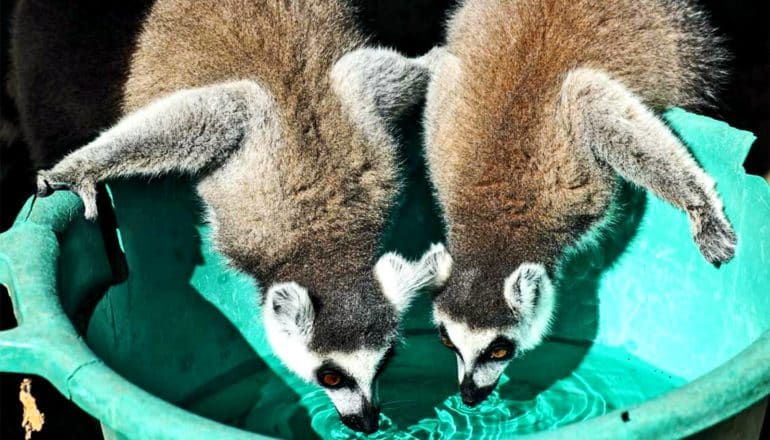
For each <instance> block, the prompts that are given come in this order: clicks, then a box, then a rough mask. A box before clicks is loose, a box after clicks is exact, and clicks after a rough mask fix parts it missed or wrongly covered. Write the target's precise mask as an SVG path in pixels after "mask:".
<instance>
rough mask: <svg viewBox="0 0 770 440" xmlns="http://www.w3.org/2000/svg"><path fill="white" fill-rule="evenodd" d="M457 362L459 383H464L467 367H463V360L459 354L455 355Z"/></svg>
mask: <svg viewBox="0 0 770 440" xmlns="http://www.w3.org/2000/svg"><path fill="white" fill-rule="evenodd" d="M455 360H457V383H462V381H463V377H464V376H465V365H463V359H462V358H461V357H460V355H459V354H457V353H455Z"/></svg>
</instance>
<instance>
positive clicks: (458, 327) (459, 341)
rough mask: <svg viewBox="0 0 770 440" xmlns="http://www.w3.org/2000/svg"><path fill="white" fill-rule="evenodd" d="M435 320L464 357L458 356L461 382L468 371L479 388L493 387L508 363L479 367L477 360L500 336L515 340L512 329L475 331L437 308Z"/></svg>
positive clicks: (458, 376) (488, 364)
mask: <svg viewBox="0 0 770 440" xmlns="http://www.w3.org/2000/svg"><path fill="white" fill-rule="evenodd" d="M433 318H434V321H435V322H436V324H439V325H443V326H444V330H446V333H447V336H449V339H450V340H451V341H452V344H454V346H455V348H456V349H457V351H459V352H460V354H461V355H462V359H460V356H457V379H458V381H459V382H462V380H463V378H464V377H465V373H466V372H467V371H472V375H473V381H474V383H475V384H476V386H478V387H483V386H487V385H491V384H493V383H494V382H495V381H496V380H497V379H498V378H499V377H500V375H501V374H502V373H503V370H505V367H506V365H508V362H491V363H485V364H481V365H478V366H477V365H476V358H477V357H478V356H479V355H480V354H481V353H482V352H483V351H485V350H486V349H487V348H488V347H489V344H491V343H492V341H494V340H495V339H497V338H498V337H499V336H505V337H507V338H510V339H513V336H514V333H515V332H514V329H513V328H512V327H510V328H508V329H504V330H496V329H484V330H473V329H471V328H470V327H468V325H467V324H465V323H464V322H459V321H455V320H453V319H452V318H450V317H449V316H448V315H447V314H445V313H442V312H440V311H439V310H437V309H435V308H434V310H433ZM514 340H515V339H514Z"/></svg>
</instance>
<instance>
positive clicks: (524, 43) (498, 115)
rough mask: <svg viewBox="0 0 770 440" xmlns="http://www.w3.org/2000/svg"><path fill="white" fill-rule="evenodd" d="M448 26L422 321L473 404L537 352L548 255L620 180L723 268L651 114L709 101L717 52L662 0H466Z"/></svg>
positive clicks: (698, 185) (685, 169) (434, 112)
mask: <svg viewBox="0 0 770 440" xmlns="http://www.w3.org/2000/svg"><path fill="white" fill-rule="evenodd" d="M448 29H449V31H448V41H447V45H446V47H444V48H437V49H435V52H434V56H435V57H436V61H435V63H434V64H432V66H433V67H432V70H433V75H432V79H431V81H430V83H429V86H428V97H427V107H426V114H425V125H426V144H427V158H428V162H429V169H430V175H431V179H432V182H433V184H434V186H435V189H436V193H437V196H438V199H439V202H440V204H441V206H442V209H443V213H444V215H445V218H446V221H447V225H448V229H449V233H448V242H449V246H448V247H449V251H450V253H451V254H452V257H453V260H454V269H453V270H452V274H451V276H450V278H449V280H448V281H447V284H446V287H445V290H444V291H443V292H442V293H440V294H438V295H437V296H436V298H435V301H434V321H435V323H436V324H437V326H438V327H439V329H440V333H441V339H442V341H443V342H444V344H446V345H447V346H449V347H450V348H452V349H453V350H454V351H455V353H456V355H457V368H458V378H459V381H460V389H461V395H462V398H463V401H464V402H465V403H467V404H469V405H475V404H477V403H478V402H480V401H482V400H483V399H485V398H486V397H487V395H488V394H489V393H490V392H491V390H492V389H493V388H494V386H495V385H496V383H497V381H498V379H499V377H500V375H501V373H502V372H503V370H504V368H505V367H506V365H507V364H508V362H509V360H510V359H511V358H512V357H514V356H516V355H517V354H518V353H520V352H522V351H524V350H527V349H530V348H532V347H534V346H536V345H537V344H539V343H540V341H541V340H542V338H543V336H544V335H545V333H546V332H547V330H548V327H549V322H550V320H551V316H552V314H553V310H554V291H553V287H552V284H551V277H552V275H553V274H554V272H555V270H556V269H557V267H558V263H559V259H560V257H561V256H562V254H563V252H564V250H565V249H566V248H568V247H570V246H572V245H574V244H575V243H576V242H577V241H578V239H579V238H580V237H582V236H583V235H584V234H585V233H586V232H587V231H589V229H591V228H592V227H595V226H598V225H599V223H600V221H601V220H603V218H604V217H605V215H606V214H607V213H608V211H609V208H610V206H611V203H613V192H614V191H615V189H616V184H617V180H618V178H619V177H621V178H624V179H626V180H628V181H630V182H633V183H634V184H636V185H639V186H642V187H644V188H646V189H648V190H650V191H652V192H653V193H655V194H656V195H658V196H659V197H661V198H663V199H665V200H667V201H669V202H670V203H672V204H673V205H674V206H676V207H678V208H680V209H683V210H684V211H685V212H686V213H687V215H688V216H689V219H690V225H691V227H692V235H693V238H694V240H695V243H696V244H697V246H698V248H699V249H700V252H701V253H702V254H703V256H704V257H705V258H706V260H708V261H709V262H711V263H714V264H719V263H720V262H724V261H727V260H729V259H730V258H731V257H732V256H733V253H734V249H735V245H736V236H735V234H734V232H733V229H732V227H731V225H730V223H729V222H728V220H727V218H725V215H724V213H723V210H722V203H721V201H720V199H719V197H718V195H717V193H716V192H715V190H714V181H713V180H712V179H711V178H710V177H709V176H708V175H706V173H705V172H704V171H703V170H702V169H701V168H700V167H699V166H698V164H697V163H696V161H695V160H694V159H693V158H692V157H691V156H690V154H689V152H688V151H687V149H686V148H685V147H684V146H683V145H682V143H681V142H680V141H679V140H678V139H677V138H676V136H674V135H673V134H672V133H671V131H670V130H669V129H668V128H667V127H666V125H665V124H664V123H663V122H662V121H661V120H660V119H659V118H658V117H657V116H656V113H655V112H657V111H660V110H662V109H664V108H666V107H668V106H674V105H680V106H688V105H697V104H702V103H704V102H705V101H707V100H708V99H710V98H711V97H712V92H713V87H714V85H715V84H718V83H719V79H720V77H721V76H722V71H721V70H720V64H721V62H722V61H723V59H724V58H725V56H724V52H722V51H721V49H720V48H719V44H718V39H717V38H715V37H714V34H713V32H712V30H711V28H710V27H709V26H708V24H707V23H706V21H705V19H704V17H703V15H702V14H701V13H700V12H699V11H698V10H697V9H695V8H694V7H692V6H691V5H690V4H689V3H688V2H684V1H674V0H641V1H640V0H612V1H606V0H576V1H572V2H565V1H561V0H512V1H491V0H467V1H466V2H465V3H464V4H463V5H462V6H461V8H460V9H459V10H458V11H457V12H456V13H455V15H454V16H453V17H452V18H451V20H450V22H449V26H448ZM443 271H444V272H447V271H449V268H448V267H447V268H444V269H443ZM565 293H567V292H565Z"/></svg>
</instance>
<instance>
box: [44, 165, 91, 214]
mask: <svg viewBox="0 0 770 440" xmlns="http://www.w3.org/2000/svg"><path fill="white" fill-rule="evenodd" d="M70 180H71V179H65V178H60V177H59V175H58V174H54V173H53V172H52V171H51V170H48V171H40V172H39V173H38V175H37V193H36V194H37V196H38V197H48V196H50V195H51V194H53V193H54V192H56V191H58V190H62V189H68V190H70V191H72V192H74V193H75V194H77V195H78V197H80V199H81V200H82V201H83V206H84V208H85V213H84V215H85V218H86V219H88V220H94V219H96V217H97V211H96V183H95V182H94V181H93V180H91V179H88V178H82V179H80V181H79V182H72V181H70Z"/></svg>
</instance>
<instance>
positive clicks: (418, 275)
mask: <svg viewBox="0 0 770 440" xmlns="http://www.w3.org/2000/svg"><path fill="white" fill-rule="evenodd" d="M451 270H452V257H451V256H450V255H449V252H447V251H446V249H445V248H444V245H442V244H434V245H432V246H431V247H430V249H429V250H428V251H427V252H425V254H424V255H423V256H422V258H420V260H419V261H414V262H411V261H407V260H405V259H404V258H403V257H402V256H400V255H398V254H396V253H395V252H388V253H387V254H385V255H383V256H382V257H380V259H379V260H378V261H377V264H376V265H375V266H374V276H375V278H376V279H377V281H378V282H379V283H380V288H382V293H383V294H384V295H385V297H386V298H388V300H390V302H391V303H392V304H393V306H394V307H395V308H396V310H398V311H399V313H403V312H404V311H405V310H406V308H407V307H409V304H410V303H411V301H412V299H413V298H414V297H415V296H416V295H417V294H418V293H419V292H420V290H422V289H424V288H426V287H440V286H443V284H444V283H445V282H446V280H447V278H449V273H450V272H451Z"/></svg>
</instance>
